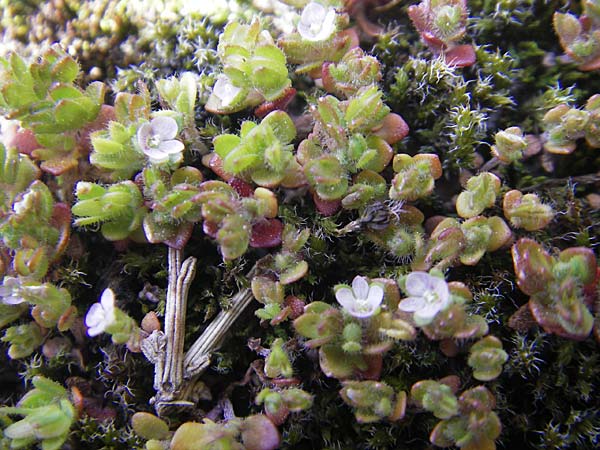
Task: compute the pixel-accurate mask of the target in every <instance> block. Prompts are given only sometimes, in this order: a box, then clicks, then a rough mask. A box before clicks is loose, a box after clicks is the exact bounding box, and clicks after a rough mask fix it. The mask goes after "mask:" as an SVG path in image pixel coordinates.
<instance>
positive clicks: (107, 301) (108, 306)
mask: <svg viewBox="0 0 600 450" xmlns="http://www.w3.org/2000/svg"><path fill="white" fill-rule="evenodd" d="M100 303H101V305H102V308H103V309H104V310H105V311H113V310H114V309H115V293H114V292H113V290H112V289H111V288H107V289H104V291H103V292H102V296H101V297H100Z"/></svg>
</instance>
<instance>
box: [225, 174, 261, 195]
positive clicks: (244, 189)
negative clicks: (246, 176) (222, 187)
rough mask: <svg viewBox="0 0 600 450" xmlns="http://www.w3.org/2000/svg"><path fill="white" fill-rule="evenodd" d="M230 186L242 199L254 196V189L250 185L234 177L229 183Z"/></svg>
mask: <svg viewBox="0 0 600 450" xmlns="http://www.w3.org/2000/svg"><path fill="white" fill-rule="evenodd" d="M227 183H228V184H229V186H231V187H232V188H233V189H235V191H236V192H237V193H238V194H239V195H240V197H252V195H254V189H253V188H252V186H251V185H250V184H249V183H246V182H245V181H244V180H241V179H239V178H236V177H233V178H231V179H230V180H228V181H227Z"/></svg>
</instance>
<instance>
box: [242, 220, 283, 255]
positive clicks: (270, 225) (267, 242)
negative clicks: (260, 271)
mask: <svg viewBox="0 0 600 450" xmlns="http://www.w3.org/2000/svg"><path fill="white" fill-rule="evenodd" d="M282 234H283V223H281V221H280V220H278V219H264V220H261V221H260V222H257V223H255V224H254V225H253V226H252V234H251V235H250V247H254V248H270V247H277V246H278V245H280V244H281V236H282Z"/></svg>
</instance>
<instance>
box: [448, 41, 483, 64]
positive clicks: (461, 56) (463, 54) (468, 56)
mask: <svg viewBox="0 0 600 450" xmlns="http://www.w3.org/2000/svg"><path fill="white" fill-rule="evenodd" d="M444 59H445V61H446V64H448V65H449V66H454V67H469V66H472V65H473V64H475V62H476V61H477V55H476V54H475V49H474V48H473V46H472V45H471V44H465V45H458V46H456V47H454V48H452V49H450V50H448V51H447V52H446V53H445V54H444Z"/></svg>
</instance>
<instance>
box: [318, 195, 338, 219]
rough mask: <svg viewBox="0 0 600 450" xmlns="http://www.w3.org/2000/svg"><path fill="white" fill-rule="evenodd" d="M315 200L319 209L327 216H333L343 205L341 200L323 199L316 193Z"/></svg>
mask: <svg viewBox="0 0 600 450" xmlns="http://www.w3.org/2000/svg"><path fill="white" fill-rule="evenodd" d="M313 201H314V202H315V206H316V207H317V211H319V212H320V213H321V214H323V215H324V216H326V217H329V216H333V215H334V214H335V213H337V212H338V211H339V210H340V208H341V207H342V201H341V200H323V199H322V198H321V197H319V196H318V195H317V194H316V193H314V194H313Z"/></svg>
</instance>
